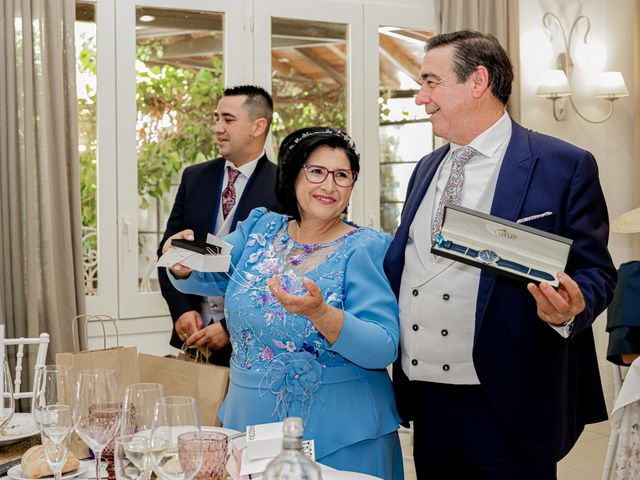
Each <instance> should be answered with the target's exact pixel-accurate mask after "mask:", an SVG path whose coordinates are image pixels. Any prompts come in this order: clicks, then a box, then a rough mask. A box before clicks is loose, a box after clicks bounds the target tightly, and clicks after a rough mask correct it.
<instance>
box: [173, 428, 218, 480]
mask: <svg viewBox="0 0 640 480" xmlns="http://www.w3.org/2000/svg"><path fill="white" fill-rule="evenodd" d="M194 440H195V441H196V444H195V446H193V447H191V446H190V444H191V443H193V442H194ZM197 442H201V443H202V466H201V467H200V470H199V471H198V473H197V474H196V476H195V477H194V480H222V479H223V478H224V472H225V467H226V465H227V460H228V459H229V437H227V435H225V434H224V433H221V432H202V433H197V432H193V433H183V434H182V435H180V437H179V439H178V443H179V445H178V451H179V452H180V458H181V459H182V461H183V462H184V461H188V462H191V461H193V460H191V459H190V457H191V451H195V452H197V449H198V448H199V445H198V444H197ZM185 456H186V458H185V459H183V457H185Z"/></svg>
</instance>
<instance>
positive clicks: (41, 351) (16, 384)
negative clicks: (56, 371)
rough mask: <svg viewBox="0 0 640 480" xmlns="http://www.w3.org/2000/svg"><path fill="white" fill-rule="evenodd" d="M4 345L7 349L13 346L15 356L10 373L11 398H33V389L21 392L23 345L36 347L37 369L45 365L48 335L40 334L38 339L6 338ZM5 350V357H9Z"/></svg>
mask: <svg viewBox="0 0 640 480" xmlns="http://www.w3.org/2000/svg"><path fill="white" fill-rule="evenodd" d="M4 343H5V345H6V346H7V347H9V346H10V345H15V347H16V348H15V355H16V368H15V371H14V372H12V375H13V397H14V398H15V399H16V400H19V399H21V398H31V397H33V387H30V389H29V390H28V391H22V370H23V369H24V367H23V365H22V363H23V359H24V355H25V345H27V346H28V345H37V346H38V353H37V355H36V364H35V368H38V367H40V366H42V365H44V364H45V362H46V358H47V350H48V349H49V334H48V333H41V334H40V336H39V337H35V338H24V337H20V338H6V339H5V340H4ZM8 350H9V349H8V348H7V355H9V352H8Z"/></svg>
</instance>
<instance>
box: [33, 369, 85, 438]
mask: <svg viewBox="0 0 640 480" xmlns="http://www.w3.org/2000/svg"><path fill="white" fill-rule="evenodd" d="M75 388H76V385H75V379H74V376H73V368H72V367H71V366H70V365H42V366H39V367H37V368H36V371H35V378H34V380H33V397H32V399H31V413H32V414H33V419H34V420H35V422H36V425H37V427H38V429H39V430H40V431H41V432H42V421H41V418H42V415H43V413H44V410H45V409H46V408H47V407H48V406H50V405H68V406H69V408H70V409H71V410H73V403H74V401H75Z"/></svg>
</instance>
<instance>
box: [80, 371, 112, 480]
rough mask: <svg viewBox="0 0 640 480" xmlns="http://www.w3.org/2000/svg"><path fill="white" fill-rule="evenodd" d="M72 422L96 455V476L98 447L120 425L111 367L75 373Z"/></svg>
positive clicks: (100, 446)
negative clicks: (75, 386)
mask: <svg viewBox="0 0 640 480" xmlns="http://www.w3.org/2000/svg"><path fill="white" fill-rule="evenodd" d="M73 422H74V425H75V428H76V432H77V433H78V435H79V436H80V438H81V439H82V440H83V441H84V443H86V444H87V446H88V447H89V448H91V449H92V450H93V453H94V454H95V457H96V478H98V479H99V478H100V458H101V457H102V450H103V449H104V448H105V447H106V446H107V445H108V444H109V442H111V441H112V440H113V438H114V437H115V435H116V432H117V431H118V427H119V426H120V407H119V403H118V386H117V383H116V377H115V374H114V371H113V370H110V369H98V370H81V371H80V373H79V374H78V381H77V388H76V398H75V405H74V409H73Z"/></svg>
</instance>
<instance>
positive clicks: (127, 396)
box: [115, 383, 164, 480]
mask: <svg viewBox="0 0 640 480" xmlns="http://www.w3.org/2000/svg"><path fill="white" fill-rule="evenodd" d="M163 397H164V386H163V385H162V384H160V383H133V384H131V385H127V387H126V389H125V393H124V406H123V413H122V421H121V426H120V439H119V440H120V441H119V447H118V446H117V444H116V448H121V451H115V453H116V454H117V453H120V455H124V456H125V457H126V458H120V460H121V461H126V459H127V458H128V459H129V461H130V462H131V464H132V465H129V467H128V469H127V472H128V475H131V472H134V471H136V469H134V468H133V466H135V467H136V468H137V469H138V470H139V472H140V478H143V479H144V480H149V478H151V472H152V469H153V461H152V459H151V449H150V445H152V442H151V439H150V437H151V428H152V427H153V416H154V413H155V406H156V401H158V400H159V399H161V398H163ZM123 468H124V467H121V468H120V471H124V469H123ZM117 470H118V467H117V466H116V471H117Z"/></svg>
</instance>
